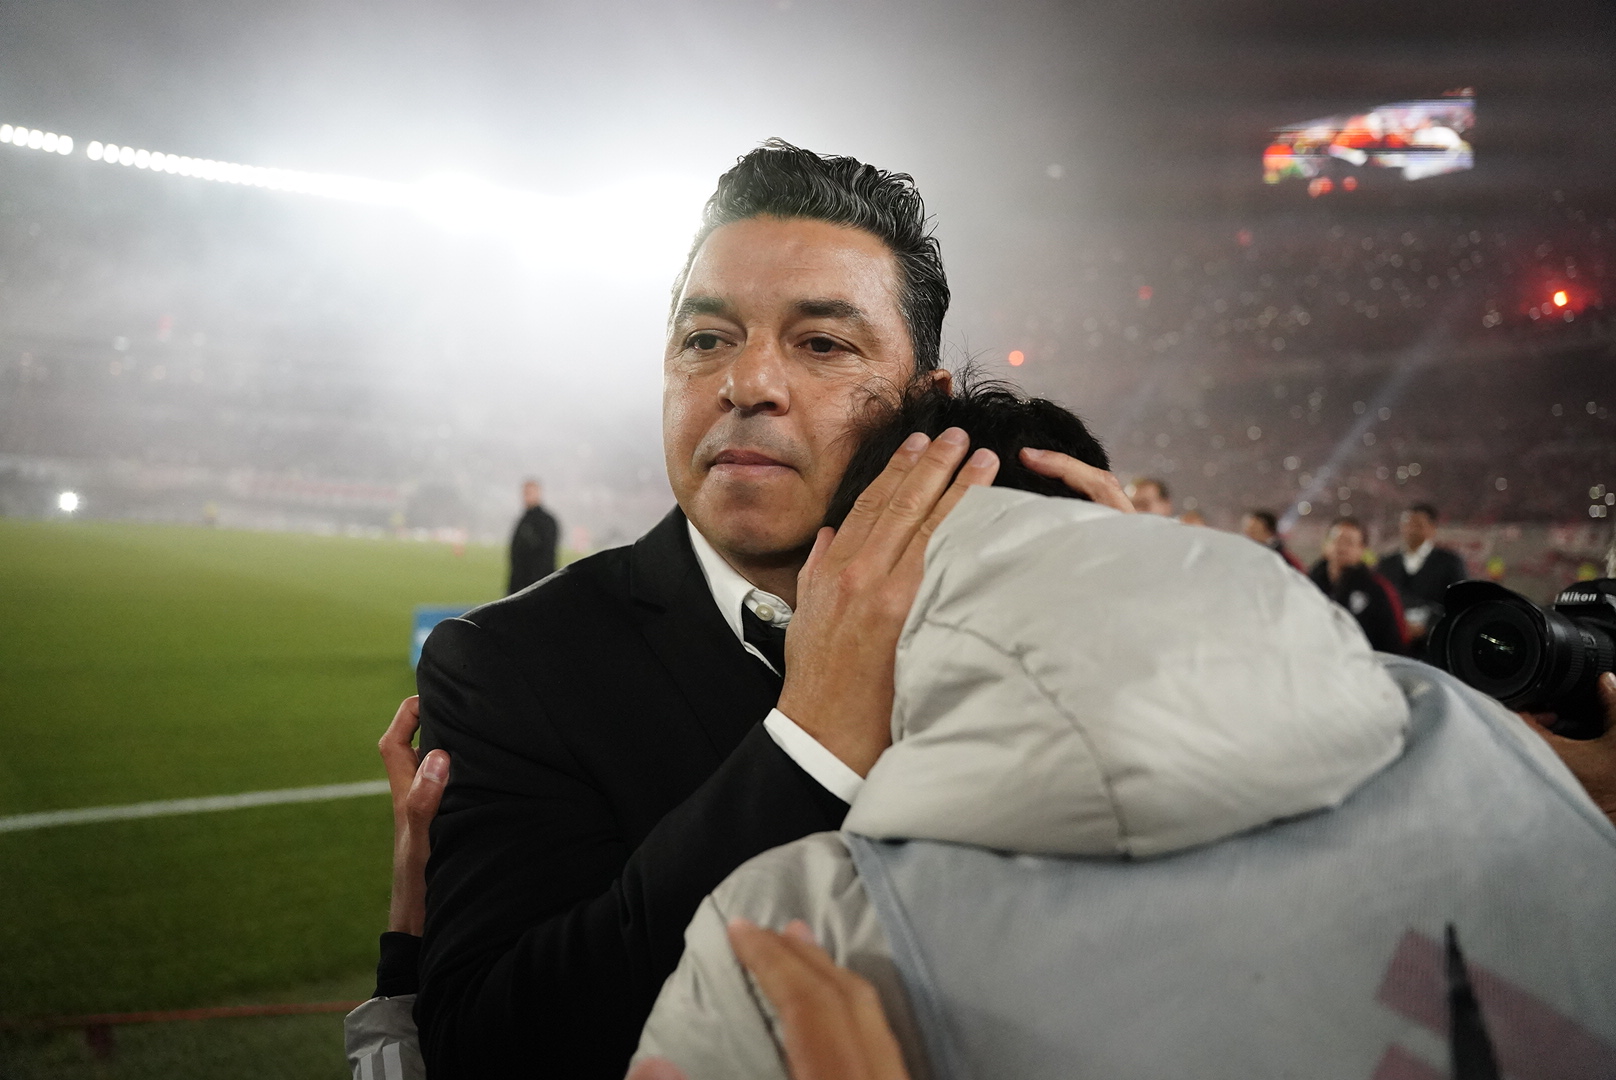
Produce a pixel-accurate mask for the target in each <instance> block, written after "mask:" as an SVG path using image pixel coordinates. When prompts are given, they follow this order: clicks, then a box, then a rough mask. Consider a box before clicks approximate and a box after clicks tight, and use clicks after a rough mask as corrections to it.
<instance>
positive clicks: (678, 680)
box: [629, 508, 779, 757]
mask: <svg viewBox="0 0 1616 1080" xmlns="http://www.w3.org/2000/svg"><path fill="white" fill-rule="evenodd" d="M686 529H687V526H686V524H685V516H684V514H683V513H681V512H680V511H679V510H678V508H675V509H674V510H673V511H672V512H670V513H669V514H668V516H667V517H665V518H663V519H662V521H661V522H660V523H658V524H657V526H656V527H655V528H653V529H652V530H651V531H650V532H648V533H646V534H645V535H644V536H642V537H641V538H640V539H639V540H638V541H636V542H635V544H634V548H633V552H632V554H631V556H630V560H629V595H630V597H631V598H632V600H633V601H634V605H635V608H636V610H637V612H638V614H639V618H640V628H641V631H642V632H643V633H644V634H645V640H646V643H647V644H649V645H650V647H651V651H652V652H653V653H654V654H655V655H656V657H657V659H658V660H659V661H661V663H662V665H663V667H665V668H666V669H667V671H668V674H669V676H670V677H671V678H672V679H673V681H674V683H675V685H677V686H678V687H679V690H680V693H681V694H682V695H683V697H684V700H685V704H686V705H688V706H689V708H690V711H691V712H692V713H694V714H695V716H696V719H697V720H698V721H699V723H700V724H701V727H702V730H703V731H704V732H705V733H706V735H707V739H708V742H709V743H710V744H711V745H712V748H713V750H714V751H715V752H716V753H717V754H718V755H719V756H720V757H728V756H729V754H730V752H731V751H732V750H734V749H735V746H736V745H737V744H738V743H739V742H740V741H741V739H742V738H743V737H744V736H745V735H746V733H747V732H748V731H749V730H751V728H752V727H753V726H754V725H755V724H757V723H758V722H759V721H760V720H762V719H763V718H764V716H766V715H767V714H768V711H769V710H770V709H772V708H773V707H774V703H775V702H776V701H777V700H778V698H779V690H778V688H777V687H776V686H775V684H774V680H773V679H772V678H771V677H770V675H769V673H768V671H767V670H765V669H764V667H763V665H762V664H761V663H759V662H758V661H757V660H756V659H755V658H754V657H753V656H752V655H751V654H750V653H748V652H747V651H746V650H745V648H743V647H742V645H741V643H740V641H739V640H737V639H736V637H735V634H734V632H733V631H732V630H731V629H730V627H729V623H728V622H726V621H725V619H724V617H723V615H721V614H720V613H719V610H718V605H717V604H716V603H715V602H714V601H713V594H712V591H711V590H710V589H708V587H707V579H706V577H704V576H703V575H702V572H701V566H700V564H699V563H697V562H696V553H695V552H694V551H693V550H691V547H690V535H689V533H688V532H686Z"/></svg>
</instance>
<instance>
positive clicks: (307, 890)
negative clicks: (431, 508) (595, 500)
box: [0, 520, 504, 1080]
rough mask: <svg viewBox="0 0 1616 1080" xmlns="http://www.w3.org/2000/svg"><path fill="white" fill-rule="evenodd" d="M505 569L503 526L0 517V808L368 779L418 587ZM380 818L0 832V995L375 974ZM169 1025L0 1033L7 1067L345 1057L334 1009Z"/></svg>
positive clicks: (404, 685) (6, 1007)
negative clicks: (258, 529)
mask: <svg viewBox="0 0 1616 1080" xmlns="http://www.w3.org/2000/svg"><path fill="white" fill-rule="evenodd" d="M503 572H504V557H503V553H502V552H500V551H499V550H497V549H493V548H479V547H472V548H469V549H467V550H466V551H465V552H464V554H462V555H456V554H454V553H453V551H452V550H451V549H450V548H449V547H447V546H445V545H441V544H418V543H410V542H401V541H380V540H360V539H347V538H334V537H333V538H325V537H310V536H300V535H288V534H264V533H240V532H228V531H221V530H210V529H202V528H183V527H167V526H153V525H126V524H95V523H40V522H19V521H4V520H0V735H3V737H4V743H3V751H0V815H8V814H18V813H27V812H31V811H37V810H52V809H62V808H72V807H82V806H101V805H117V804H124V803H134V802H144V801H148V800H156V799H174V798H185V797H190V796H200V795H223V794H232V793H236V792H243V791H259V790H267V789H275V788H288V787H307V786H312V785H316V784H330V783H344V782H350V781H355V780H367V779H375V778H380V777H382V776H383V775H384V773H383V771H382V767H381V763H380V760H379V759H378V757H377V755H376V747H375V744H376V739H377V737H378V736H379V735H380V734H381V730H382V728H383V727H384V726H385V724H386V722H387V721H388V720H389V719H390V718H391V716H392V714H393V710H394V709H395V708H396V707H397V705H398V702H399V701H400V700H401V699H402V698H404V697H405V696H407V695H408V694H410V693H413V688H414V676H413V673H412V672H411V671H410V668H409V664H408V650H409V634H410V609H411V608H412V607H413V606H414V605H415V604H422V603H431V604H454V603H468V604H470V603H480V602H482V601H485V600H489V599H492V598H494V597H495V596H497V595H498V594H499V591H500V584H501V582H502V576H503ZM390 835H391V817H390V814H389V811H388V806H387V800H386V799H385V798H384V797H382V796H372V797H362V798H353V799H344V800H339V801H334V802H325V803H309V804H297V805H284V806H270V807H260V808H254V809H246V810H231V811H224V812H219V813H209V814H195V815H185V816H177V817H165V818H153V819H146V820H139V821H122V822H109V823H105V824H91V825H70V826H64V827H58V828H50V829H40V830H34V831H28V832H18V833H0V971H3V972H4V977H0V1018H13V1019H14V1018H18V1017H22V1016H35V1015H40V1014H61V1013H85V1012H102V1011H121V1010H145V1009H172V1008H185V1007H192V1006H203V1005H215V1004H233V1003H258V1002H267V1001H312V1000H333V999H342V998H351V997H364V996H366V995H367V994H368V992H369V985H368V983H369V979H370V973H371V971H372V970H373V966H374V963H375V940H376V935H377V934H378V933H379V932H380V931H381V929H382V927H383V922H384V918H385V913H386V905H387V889H388V876H389V875H388V863H389V857H390V849H391V844H390ZM160 1027H161V1029H162V1030H159V1028H158V1027H153V1028H144V1029H135V1028H125V1029H121V1030H120V1031H119V1034H118V1038H119V1043H120V1050H119V1052H118V1054H117V1056H116V1057H115V1058H114V1059H113V1060H112V1061H111V1062H102V1061H91V1060H90V1059H89V1058H88V1056H87V1054H86V1053H85V1052H84V1050H83V1047H82V1040H81V1039H80V1040H79V1041H78V1042H74V1041H73V1040H74V1039H76V1038H78V1037H77V1036H68V1035H63V1036H50V1037H44V1036H38V1035H35V1034H28V1035H23V1034H18V1033H11V1034H8V1035H0V1077H4V1078H6V1080H12V1078H20V1077H31V1076H62V1077H70V1076H71V1077H76V1076H81V1075H82V1076H86V1077H90V1076H94V1077H121V1076H131V1077H133V1076H159V1075H160V1076H164V1077H175V1078H179V1077H184V1076H190V1075H196V1076H220V1075H242V1076H329V1077H333V1078H335V1077H340V1076H343V1075H345V1069H344V1067H343V1064H342V1061H341V1056H340V1028H341V1024H340V1017H312V1018H293V1019H289V1020H274V1021H224V1022H204V1023H198V1024H180V1025H161V1026H160ZM243 1055H247V1057H243ZM247 1058H250V1062H249V1061H248V1060H247Z"/></svg>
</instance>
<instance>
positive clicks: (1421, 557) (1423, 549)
mask: <svg viewBox="0 0 1616 1080" xmlns="http://www.w3.org/2000/svg"><path fill="white" fill-rule="evenodd" d="M1435 547H1436V541H1435V540H1427V541H1426V542H1425V543H1423V544H1421V545H1420V546H1419V547H1417V548H1415V549H1414V550H1413V551H1410V550H1408V548H1404V549H1403V554H1404V555H1407V556H1408V557H1409V558H1411V559H1416V560H1418V561H1420V562H1424V561H1425V558H1426V556H1428V555H1430V554H1431V551H1432V549H1434V548H1435Z"/></svg>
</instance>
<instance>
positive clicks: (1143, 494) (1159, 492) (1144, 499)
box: [1126, 476, 1173, 517]
mask: <svg viewBox="0 0 1616 1080" xmlns="http://www.w3.org/2000/svg"><path fill="white" fill-rule="evenodd" d="M1126 490H1127V494H1128V498H1129V499H1131V500H1132V501H1133V508H1134V510H1136V511H1137V512H1139V513H1141V514H1157V515H1160V516H1161V517H1172V516H1173V500H1172V498H1171V497H1170V496H1168V494H1167V481H1165V480H1158V479H1156V478H1155V477H1153V476H1141V477H1138V478H1137V479H1135V480H1134V481H1133V483H1131V484H1129V485H1128V487H1127V489H1126Z"/></svg>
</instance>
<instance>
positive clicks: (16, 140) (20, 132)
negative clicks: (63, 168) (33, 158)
mask: <svg viewBox="0 0 1616 1080" xmlns="http://www.w3.org/2000/svg"><path fill="white" fill-rule="evenodd" d="M0 143H10V144H11V145H12V146H20V147H22V148H23V149H25V150H43V151H45V152H46V153H47V154H62V155H64V156H65V155H67V154H71V153H72V152H73V140H72V139H71V138H69V137H68V136H66V135H58V134H56V132H54V131H41V130H39V129H38V128H29V127H23V126H22V125H21V124H0Z"/></svg>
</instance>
